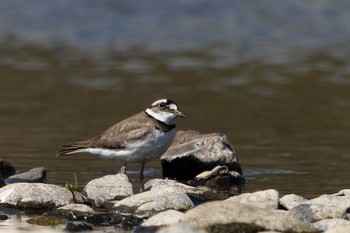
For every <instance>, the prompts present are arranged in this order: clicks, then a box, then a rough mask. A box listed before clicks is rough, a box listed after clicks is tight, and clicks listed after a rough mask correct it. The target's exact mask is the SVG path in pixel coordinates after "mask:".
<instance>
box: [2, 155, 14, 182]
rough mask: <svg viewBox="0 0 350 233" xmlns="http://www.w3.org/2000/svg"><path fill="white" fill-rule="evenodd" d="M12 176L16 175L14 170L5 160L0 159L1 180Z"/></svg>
mask: <svg viewBox="0 0 350 233" xmlns="http://www.w3.org/2000/svg"><path fill="white" fill-rule="evenodd" d="M14 174H16V169H15V168H14V167H13V166H12V164H11V163H9V162H7V161H6V160H3V159H0V176H1V177H2V178H3V179H6V178H7V177H9V176H12V175H14Z"/></svg>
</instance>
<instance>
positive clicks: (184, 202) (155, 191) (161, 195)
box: [107, 187, 193, 218]
mask: <svg viewBox="0 0 350 233" xmlns="http://www.w3.org/2000/svg"><path fill="white" fill-rule="evenodd" d="M192 207H193V203H192V201H191V199H190V198H189V197H188V196H187V195H186V194H185V193H184V192H182V191H180V190H179V189H177V188H172V187H168V188H152V189H151V190H150V191H146V192H143V193H139V194H136V195H133V196H130V197H127V198H124V199H123V200H121V201H114V202H111V203H109V204H108V205H107V208H108V209H109V210H112V211H115V212H119V213H122V214H132V215H135V216H137V217H139V218H148V217H150V216H152V215H154V214H156V213H159V212H162V211H164V210H169V209H174V210H187V209H189V208H192Z"/></svg>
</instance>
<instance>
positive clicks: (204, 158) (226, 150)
mask: <svg viewBox="0 0 350 233" xmlns="http://www.w3.org/2000/svg"><path fill="white" fill-rule="evenodd" d="M161 163H162V167H163V176H164V177H168V178H176V179H179V180H191V179H193V178H194V177H196V176H197V175H198V174H200V173H202V172H204V171H208V170H211V169H213V168H214V167H216V166H218V165H226V166H227V167H228V168H229V170H230V171H236V172H238V173H240V174H242V170H241V166H240V164H239V163H238V158H237V154H236V152H235V151H234V149H233V147H232V145H231V143H230V142H229V141H228V139H227V137H226V136H225V135H223V134H220V133H211V134H200V133H199V132H197V131H194V130H188V131H178V132H177V133H176V136H175V139H174V141H173V143H172V144H171V146H170V148H169V149H168V150H167V151H166V152H165V153H164V155H162V156H161Z"/></svg>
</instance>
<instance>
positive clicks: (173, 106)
mask: <svg viewBox="0 0 350 233" xmlns="http://www.w3.org/2000/svg"><path fill="white" fill-rule="evenodd" d="M168 102H169V101H168V100H167V99H160V100H157V101H155V102H154V103H153V104H152V107H154V106H157V105H159V104H161V103H165V104H166V103H168ZM170 102H171V101H170ZM168 107H169V108H170V109H173V110H177V108H178V107H177V105H176V104H174V103H170V104H168Z"/></svg>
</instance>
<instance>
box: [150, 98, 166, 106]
mask: <svg viewBox="0 0 350 233" xmlns="http://www.w3.org/2000/svg"><path fill="white" fill-rule="evenodd" d="M167 101H168V100H167V99H161V100H157V101H155V102H154V103H153V104H152V107H154V106H157V105H158V104H161V103H166V102H167Z"/></svg>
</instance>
